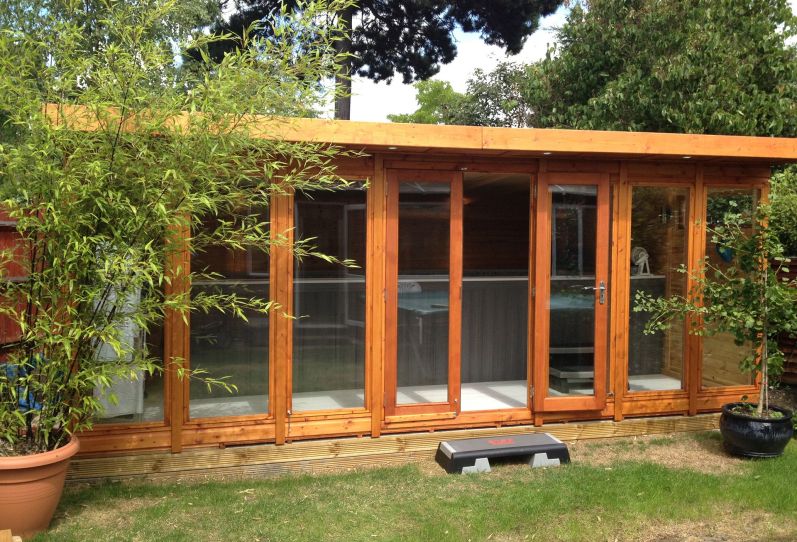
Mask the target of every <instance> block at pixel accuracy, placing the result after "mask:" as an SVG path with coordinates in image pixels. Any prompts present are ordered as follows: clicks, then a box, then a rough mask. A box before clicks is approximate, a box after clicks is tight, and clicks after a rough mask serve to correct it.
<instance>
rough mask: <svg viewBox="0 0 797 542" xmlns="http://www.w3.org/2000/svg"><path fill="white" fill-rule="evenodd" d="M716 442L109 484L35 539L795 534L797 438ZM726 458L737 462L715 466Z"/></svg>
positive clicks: (84, 493)
mask: <svg viewBox="0 0 797 542" xmlns="http://www.w3.org/2000/svg"><path fill="white" fill-rule="evenodd" d="M671 448H672V449H676V450H687V452H684V453H689V454H691V453H693V452H692V451H694V453H695V454H698V455H697V456H695V458H698V461H697V462H696V463H694V464H697V465H699V464H700V461H699V457H702V456H703V455H704V456H705V459H706V461H705V463H706V465H705V467H706V469H705V471H704V472H701V471H699V470H695V469H694V468H683V467H682V466H681V467H679V466H678V464H677V463H678V459H677V456H678V453H680V452H678V453H676V454H675V459H674V460H673V458H670V459H668V460H667V462H666V464H663V463H662V462H661V461H660V460H658V459H656V460H653V461H649V460H647V459H645V457H647V456H648V455H650V456H651V457H653V456H656V457H658V456H657V454H658V455H659V456H660V455H661V454H660V453H658V452H665V451H666V450H667V449H671ZM718 448H719V441H718V437H717V436H716V435H715V434H705V435H697V436H677V437H667V438H656V439H648V440H644V441H639V442H637V441H635V440H630V439H625V440H616V441H611V442H608V443H607V442H602V443H596V444H581V443H579V444H578V445H576V446H574V447H573V451H574V462H573V463H572V464H571V465H569V466H566V467H560V468H553V469H533V470H532V469H530V468H528V467H525V466H520V465H500V466H498V467H497V468H495V469H494V470H493V472H492V473H490V474H483V475H468V476H456V475H443V474H439V472H440V471H439V470H438V469H436V468H435V467H434V465H433V464H431V463H430V462H427V463H420V464H411V465H407V466H403V467H395V468H380V469H372V470H360V471H352V472H346V473H342V474H326V475H301V476H298V475H297V476H285V477H281V478H277V479H267V480H248V481H234V482H208V483H186V484H169V485H167V484H121V483H106V484H103V485H99V486H93V487H87V488H77V489H67V491H66V493H65V496H64V498H63V500H62V504H61V507H60V508H59V512H58V513H57V516H56V521H54V524H53V528H52V530H51V531H50V532H49V533H47V534H45V535H40V536H39V537H38V538H36V539H35V540H38V541H40V542H41V541H47V540H58V541H68V540H173V541H178V540H220V541H221V540H247V541H249V540H251V541H256V540H261V541H266V540H269V541H293V540H313V541H315V540H345V541H352V542H354V541H366V540H367V541H373V540H380V541H381V540H387V541H413V540H418V541H425V540H435V541H438V540H439V541H449V540H450V541H466V540H474V541H476V540H503V541H513V540H544V541H547V540H574V541H581V540H584V541H586V540H589V541H595V540H656V539H668V540H684V539H686V538H687V537H688V536H695V535H700V534H701V533H703V532H705V533H709V532H713V533H714V535H715V536H717V534H716V533H717V532H721V533H722V536H717V538H711V539H712V540H784V541H785V540H794V539H797V491H795V487H797V443H795V442H792V443H791V444H790V445H789V447H788V449H787V451H786V453H785V455H784V456H783V457H781V458H778V459H774V460H767V461H739V460H731V459H724V458H722V456H721V454H720V452H719V451H718ZM654 452H656V453H654ZM612 454H613V455H612ZM701 454H702V455H701ZM607 457H613V458H614V459H612V460H610V461H609V463H606V462H605V461H604V462H601V461H597V462H596V461H594V460H593V459H595V458H599V459H600V458H602V459H606V458H607ZM579 458H581V459H579ZM624 458H629V459H624ZM695 458H692V461H694V460H695ZM718 461H726V462H728V464H729V465H731V466H732V471H731V472H728V471H726V472H722V473H714V472H712V463H713V462H718ZM673 463H675V464H673ZM701 470H703V469H702V468H701ZM751 529H752V530H751ZM679 533H680V534H683V535H684V536H683V537H679V536H678V535H679ZM668 537H669V538H668Z"/></svg>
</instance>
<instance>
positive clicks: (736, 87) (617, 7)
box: [419, 0, 797, 137]
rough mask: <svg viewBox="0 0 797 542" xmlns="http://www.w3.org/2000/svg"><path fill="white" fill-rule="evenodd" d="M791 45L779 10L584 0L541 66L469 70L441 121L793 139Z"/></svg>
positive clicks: (795, 80)
mask: <svg viewBox="0 0 797 542" xmlns="http://www.w3.org/2000/svg"><path fill="white" fill-rule="evenodd" d="M794 36H797V19H796V18H795V16H794V15H793V14H792V11H791V7H790V6H789V4H788V2H787V1H786V0H750V1H745V2H739V1H735V0H695V1H693V2H683V1H681V0H592V1H591V2H589V6H588V9H587V8H585V7H583V6H582V5H580V4H577V5H575V6H574V7H573V9H572V10H571V12H570V14H569V16H568V18H567V22H566V23H565V25H564V26H563V27H562V28H561V29H560V30H559V32H558V34H557V40H556V44H555V45H554V47H552V48H551V50H549V51H548V55H547V57H546V58H545V59H544V60H542V61H540V62H538V63H535V64H532V65H529V66H524V65H517V64H511V63H510V64H502V65H500V66H499V67H498V68H496V70H495V71H494V72H492V73H483V72H477V73H476V74H475V75H474V77H473V78H472V79H471V81H470V82H469V88H468V92H467V93H466V99H465V100H462V101H461V102H459V103H460V105H461V107H462V108H463V111H462V112H461V113H460V114H456V112H454V113H453V114H452V117H451V118H453V119H454V120H456V121H457V122H465V121H466V122H468V123H470V124H477V125H496V124H502V125H505V126H517V125H526V126H530V127H541V128H545V127H564V128H580V129H596V130H635V131H654V132H682V133H708V134H745V135H777V136H785V137H793V136H795V135H797V47H796V46H795V44H794V43H791V44H789V40H790V39H791V38H793V37H794ZM507 81H508V82H512V84H506V83H505V82H507ZM423 98H424V97H423V96H421V97H420V99H421V100H423ZM419 103H420V104H421V106H423V102H422V101H420V102H419ZM473 103H477V104H488V106H487V107H472V105H471V104H473Z"/></svg>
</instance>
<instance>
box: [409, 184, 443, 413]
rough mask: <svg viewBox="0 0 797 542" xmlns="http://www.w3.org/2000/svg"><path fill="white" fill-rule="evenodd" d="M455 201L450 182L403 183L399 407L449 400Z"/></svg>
mask: <svg viewBox="0 0 797 542" xmlns="http://www.w3.org/2000/svg"><path fill="white" fill-rule="evenodd" d="M450 200H451V187H450V186H449V185H447V184H442V183H421V182H413V183H401V184H400V186H399V209H398V215H399V218H398V219H399V247H398V285H397V289H398V320H397V323H398V343H397V347H398V353H397V354H398V355H397V360H398V363H397V370H398V395H397V396H396V403H397V404H399V405H403V404H413V403H443V402H446V401H447V400H448V324H449V288H450V284H451V277H450V274H449V271H448V268H449V266H450V255H449V227H448V225H449V221H450V219H451V201H450Z"/></svg>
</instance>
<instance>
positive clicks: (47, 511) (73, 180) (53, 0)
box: [0, 0, 349, 534]
mask: <svg viewBox="0 0 797 542" xmlns="http://www.w3.org/2000/svg"><path fill="white" fill-rule="evenodd" d="M348 4H349V3H348V1H345V0H344V1H338V0H329V2H326V1H319V2H313V1H309V2H307V3H306V4H304V9H303V10H302V11H298V12H296V13H294V14H288V13H282V14H279V13H278V14H275V17H274V19H273V20H272V21H268V24H271V25H272V26H273V32H272V37H271V38H270V39H268V40H265V39H262V40H259V41H258V40H253V41H249V42H248V43H246V44H245V45H246V46H244V47H241V48H240V49H237V50H236V51H235V52H233V53H231V54H229V55H228V56H227V57H225V59H224V60H223V61H221V62H220V63H211V62H210V61H209V60H207V56H205V57H204V58H205V59H206V60H204V61H196V62H191V63H184V64H181V63H180V62H175V58H176V54H175V53H176V49H175V48H177V50H184V49H186V48H191V49H192V50H199V51H205V50H206V49H207V47H208V45H209V44H210V42H211V41H212V40H213V39H219V38H210V37H207V36H204V35H203V34H201V33H199V34H198V35H197V36H193V37H192V38H191V39H190V40H188V39H187V40H185V41H183V40H179V39H175V32H177V28H178V27H179V23H180V19H179V17H178V18H177V19H175V18H174V17H173V15H174V9H175V5H176V3H175V2H169V1H166V2H163V1H160V0H153V1H151V2H150V1H144V2H132V3H128V2H121V1H119V2H117V1H112V0H111V1H108V2H99V3H92V2H89V3H84V2H76V1H74V0H44V1H41V2H31V1H30V0H18V1H16V0H14V1H10V2H6V3H4V4H3V6H2V7H0V129H2V131H1V132H0V198H1V199H2V203H1V204H0V206H1V208H2V210H3V212H4V213H6V215H7V217H9V218H11V219H12V220H13V221H14V222H15V232H14V235H15V243H14V246H13V247H11V248H9V249H7V250H5V251H4V252H3V254H2V259H1V260H2V261H0V272H2V279H3V280H2V281H0V287H1V288H2V289H0V297H1V298H2V299H0V301H2V302H1V303H0V315H2V317H3V318H5V319H6V324H8V323H9V322H10V323H11V324H13V325H15V326H16V328H17V329H18V334H17V335H18V338H17V340H15V341H14V342H12V343H10V344H5V345H4V346H3V347H2V355H3V358H2V360H3V361H1V362H0V502H3V506H1V507H0V530H2V529H7V528H12V529H14V530H15V531H16V532H17V533H18V534H27V533H31V532H34V531H36V530H40V529H42V528H46V526H47V524H48V523H49V519H50V516H51V515H52V512H53V510H54V508H55V505H56V504H57V501H58V497H59V496H60V486H61V485H62V484H63V479H64V473H65V468H66V465H64V464H61V466H60V467H59V468H60V470H58V469H56V468H55V467H51V466H52V465H54V464H55V463H59V462H60V461H61V460H62V459H68V458H69V457H70V456H71V455H73V454H74V453H75V452H76V451H77V439H75V438H73V435H74V434H75V433H78V432H80V431H84V430H87V429H90V428H91V427H92V424H93V422H94V420H95V419H96V418H97V417H98V416H100V415H101V414H102V412H103V410H104V401H106V400H110V401H111V402H113V401H114V398H113V394H112V392H111V391H109V390H111V389H112V385H113V383H114V382H116V381H118V380H119V379H122V380H124V379H128V380H129V379H138V378H142V375H144V374H147V373H149V374H151V373H153V372H157V371H161V370H163V368H164V365H167V366H172V367H174V368H175V370H176V371H177V372H178V373H179V374H186V375H190V376H191V377H197V376H198V375H197V374H196V373H195V374H190V372H189V371H187V370H185V369H184V365H183V361H184V360H180V359H166V360H161V359H157V358H155V357H154V356H153V355H151V354H150V352H148V350H147V348H146V345H142V344H139V343H138V342H137V341H134V340H132V336H133V335H135V333H132V332H130V329H131V328H133V329H136V330H148V329H151V328H153V327H154V326H158V325H160V323H161V322H162V321H163V320H164V316H165V315H166V314H167V313H169V312H170V311H172V312H173V313H175V314H177V315H180V316H182V317H183V318H186V319H187V318H188V315H189V313H190V312H191V311H195V310H202V311H211V310H218V311H224V312H227V313H230V314H233V315H238V316H241V317H243V315H244V314H245V313H246V312H250V313H251V312H252V311H255V312H257V313H261V314H268V313H273V309H274V307H273V306H272V303H271V302H270V301H269V300H268V299H265V298H263V297H262V296H258V295H257V293H256V292H255V293H253V295H251V296H243V295H240V294H230V293H223V292H219V293H213V292H212V291H208V290H203V291H200V292H193V293H191V292H188V293H186V292H185V291H183V289H181V288H175V287H174V286H175V284H177V283H178V282H179V283H187V284H190V283H191V281H192V280H196V279H205V280H207V279H213V278H217V277H216V276H215V275H213V274H209V273H203V270H202V269H190V270H189V269H186V268H185V267H183V266H181V265H172V266H170V265H169V262H174V261H183V260H182V259H181V257H180V254H182V252H183V251H184V250H185V246H184V244H183V238H185V237H186V235H185V234H186V232H192V234H193V235H191V236H190V237H191V239H190V242H189V247H188V250H190V251H191V252H193V253H196V252H199V251H203V250H205V249H206V248H208V247H214V246H215V247H221V248H223V249H238V250H240V249H247V250H252V251H256V252H261V253H268V251H269V250H270V247H271V246H273V245H274V244H276V243H280V242H281V241H280V240H281V239H282V238H283V236H282V235H281V233H282V232H271V231H270V228H269V224H268V222H267V221H266V220H265V219H264V218H263V217H264V216H267V214H266V215H264V214H263V213H262V210H263V209H267V208H268V207H269V205H270V203H271V200H272V198H273V197H274V196H275V195H280V194H284V193H285V192H286V191H289V190H293V189H334V188H336V187H341V186H345V185H346V184H347V182H346V181H345V180H344V179H342V178H340V177H339V176H338V175H337V174H336V173H335V168H334V164H333V160H334V158H335V157H336V156H338V155H340V154H341V153H340V151H339V150H337V149H334V148H328V147H325V146H321V145H316V144H310V143H293V142H288V141H285V140H282V139H280V138H278V137H270V138H269V137H266V138H263V137H262V135H263V129H264V126H263V125H262V121H263V119H264V117H265V118H271V119H274V118H275V116H276V115H280V116H307V115H311V114H313V112H314V110H315V109H316V108H318V107H321V106H323V104H324V103H325V97H324V96H323V87H321V86H320V85H319V83H318V81H320V80H322V79H323V77H324V76H325V75H327V74H330V73H334V65H335V64H336V63H337V61H338V60H339V55H337V54H336V53H335V48H334V42H335V40H336V39H338V38H339V36H340V32H339V29H337V28H335V27H329V26H326V25H325V21H326V20H327V19H326V18H325V17H324V14H325V13H327V10H330V9H331V10H333V11H336V10H340V9H343V8H344V7H345V6H347V5H348ZM228 38H229V36H225V37H222V38H221V39H228ZM243 39H246V37H244V38H243ZM275 122H276V121H275ZM283 122H290V121H283ZM255 123H258V125H257V126H254V124H255ZM253 132H254V133H256V134H257V135H260V136H261V137H258V138H254V137H253V135H255V134H254V133H253ZM203 223H209V224H212V225H214V226H212V227H210V228H204V229H201V231H200V229H199V226H200V225H201V224H203ZM292 248H293V250H294V251H295V252H296V253H297V255H299V256H303V255H307V254H316V253H315V252H313V250H312V248H311V247H309V245H307V244H306V243H304V244H303V243H297V244H295V245H294V246H293V247H292ZM317 255H319V256H323V257H325V258H326V259H327V260H332V261H335V259H334V258H332V257H327V256H324V255H320V254H317ZM199 377H200V378H203V379H204V380H206V381H207V382H208V384H210V385H213V384H216V385H220V386H226V384H225V381H224V380H223V378H217V377H216V376H211V375H199ZM227 387H230V386H227ZM231 391H234V390H231ZM103 394H105V397H103ZM31 462H32V463H31ZM40 467H42V468H44V470H41V469H39V468H40ZM20 469H23V470H24V469H28V471H26V473H25V472H23V473H22V474H21V475H20V476H21V478H22V479H39V480H49V481H50V482H49V483H51V484H52V486H53V487H55V492H54V491H53V490H45V493H49V494H51V495H53V494H54V495H55V499H54V500H52V499H51V500H50V502H49V503H32V502H30V500H29V499H28V496H29V495H28V493H27V490H25V491H20V490H18V489H16V488H15V486H13V485H12V483H11V482H10V481H9V480H10V478H9V476H12V475H13V473H15V472H22V471H21V470H20ZM31 469H39V471H37V473H36V474H31V472H33V471H32V470H31ZM40 485H41V484H40ZM56 486H57V487H56ZM15 495H25V496H26V497H25V498H26V500H20V501H18V502H17V501H15V500H14V496H15ZM35 511H39V512H43V514H41V515H40V517H37V518H32V519H31V521H30V522H27V523H26V521H27V516H28V515H29V514H30V513H31V512H35Z"/></svg>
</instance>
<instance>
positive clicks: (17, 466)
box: [0, 436, 80, 537]
mask: <svg viewBox="0 0 797 542" xmlns="http://www.w3.org/2000/svg"><path fill="white" fill-rule="evenodd" d="M79 449H80V443H79V442H78V439H77V437H75V436H73V437H72V439H71V440H70V441H69V443H68V444H67V445H65V446H61V447H60V448H58V449H56V450H53V451H51V452H44V453H42V454H33V455H21V456H13V457H0V530H3V529H11V532H12V533H13V534H15V535H17V536H22V537H29V536H33V535H34V534H36V533H38V532H40V531H44V530H46V529H47V527H49V526H50V520H51V519H52V517H53V514H54V513H55V508H56V507H57V506H58V501H59V500H60V499H61V492H62V491H63V489H64V479H65V478H66V469H67V467H68V466H69V460H70V459H71V458H72V456H73V455H75V454H76V453H77V451H78V450H79Z"/></svg>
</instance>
